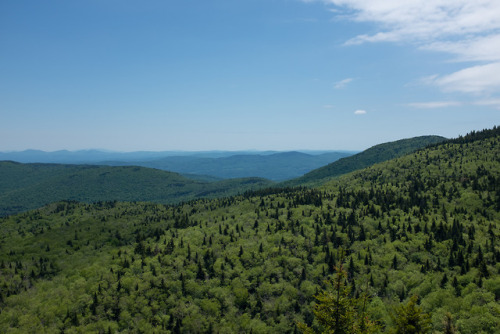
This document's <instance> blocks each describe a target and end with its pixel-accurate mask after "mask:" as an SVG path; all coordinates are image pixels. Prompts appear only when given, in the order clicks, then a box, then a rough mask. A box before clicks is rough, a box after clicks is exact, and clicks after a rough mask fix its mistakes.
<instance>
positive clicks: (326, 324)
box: [298, 258, 378, 334]
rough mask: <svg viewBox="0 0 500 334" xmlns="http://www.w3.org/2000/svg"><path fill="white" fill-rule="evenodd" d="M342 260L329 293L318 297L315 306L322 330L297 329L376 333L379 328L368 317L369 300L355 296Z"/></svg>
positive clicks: (324, 331)
mask: <svg viewBox="0 0 500 334" xmlns="http://www.w3.org/2000/svg"><path fill="white" fill-rule="evenodd" d="M342 260H343V258H341V261H340V263H339V265H338V266H337V267H336V268H335V269H336V271H337V274H336V275H335V278H334V279H332V280H329V281H327V290H323V291H321V292H320V293H319V294H318V295H316V296H315V298H316V300H317V303H316V305H315V306H314V315H315V316H316V319H317V321H318V322H319V324H320V326H321V327H322V329H321V330H320V331H315V330H313V328H311V327H309V326H308V325H306V324H304V323H299V324H298V326H299V328H300V329H301V330H302V331H303V332H304V333H314V332H319V333H335V334H355V333H374V332H376V331H377V329H378V327H377V326H376V324H375V323H374V322H373V321H371V320H369V319H368V316H367V313H366V302H367V296H366V295H363V296H362V297H360V298H355V297H353V296H352V293H351V292H352V290H351V289H352V287H351V286H350V285H349V283H348V281H347V273H346V271H345V270H344V268H343V265H342Z"/></svg>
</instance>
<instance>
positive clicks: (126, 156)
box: [0, 150, 356, 181]
mask: <svg viewBox="0 0 500 334" xmlns="http://www.w3.org/2000/svg"><path fill="white" fill-rule="evenodd" d="M306 152H307V153H304V152H276V151H236V152H232V151H206V152H185V151H164V152H148V151H139V152H109V151H101V150H82V151H66V150H62V151H55V152H44V151H38V150H26V151H22V152H0V160H10V161H16V162H21V163H63V164H93V165H108V166H131V165H134V166H142V167H150V168H156V169H161V170H166V171H171V172H176V173H181V174H184V175H186V176H188V177H194V178H197V177H199V176H200V175H206V176H210V177H214V178H219V179H229V178H241V177H262V178H266V179H269V180H274V181H282V180H288V179H292V178H296V177H299V176H302V175H304V174H305V173H307V172H309V171H311V170H313V169H316V168H319V167H322V166H324V165H326V164H329V163H332V162H334V161H337V160H338V159H340V158H344V157H348V156H351V155H352V154H354V153H356V152H349V151H334V152H332V151H306Z"/></svg>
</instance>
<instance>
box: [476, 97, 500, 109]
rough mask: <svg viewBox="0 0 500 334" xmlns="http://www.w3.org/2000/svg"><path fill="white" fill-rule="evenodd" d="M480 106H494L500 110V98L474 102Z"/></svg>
mask: <svg viewBox="0 0 500 334" xmlns="http://www.w3.org/2000/svg"><path fill="white" fill-rule="evenodd" d="M474 104H475V105H478V106H492V107H495V108H497V109H499V110H500V99H487V100H479V101H476V102H474Z"/></svg>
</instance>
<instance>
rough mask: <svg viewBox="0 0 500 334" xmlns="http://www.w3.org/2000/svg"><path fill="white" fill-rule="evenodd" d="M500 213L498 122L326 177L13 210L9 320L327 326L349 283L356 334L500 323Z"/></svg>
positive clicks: (6, 236)
mask: <svg viewBox="0 0 500 334" xmlns="http://www.w3.org/2000/svg"><path fill="white" fill-rule="evenodd" d="M499 222H500V129H499V128H496V127H495V128H494V129H492V130H486V131H483V132H477V133H476V132H474V133H471V134H469V135H467V136H464V137H461V138H458V139H456V140H452V141H446V142H443V143H440V144H436V145H434V146H432V147H429V148H426V149H421V150H419V151H417V152H415V153H412V154H409V155H406V156H403V157H400V158H397V159H394V160H390V161H386V162H383V163H380V164H376V165H373V166H371V167H368V168H366V169H363V170H360V171H357V172H354V173H351V174H347V175H345V176H342V177H340V178H338V179H335V180H332V181H330V182H329V183H327V184H324V185H322V186H321V187H318V188H312V189H311V188H279V189H276V188H274V189H266V190H259V191H252V192H246V193H245V194H243V195H239V196H234V197H227V198H219V199H211V200H209V199H201V200H196V201H191V202H188V203H184V204H181V205H164V204H153V203H145V202H140V203H125V202H116V201H103V202H97V203H94V204H88V203H78V202H74V201H63V202H57V203H53V204H50V205H47V206H45V207H42V208H40V209H37V210H34V211H29V212H26V213H22V214H17V215H12V216H9V217H5V218H1V219H0V332H2V333H43V332H47V333H82V332H91V333H118V332H124V333H128V332H131V333H295V332H300V331H301V330H304V331H306V332H307V331H312V332H320V331H321V330H323V329H325V323H324V322H322V320H321V319H322V316H321V315H322V313H321V312H323V311H324V308H322V307H321V305H322V303H324V302H325V300H328V297H329V296H330V297H331V296H335V295H337V296H339V298H340V297H342V298H343V301H345V302H346V304H345V305H348V306H349V307H350V309H349V310H348V311H349V312H350V314H351V316H352V315H353V314H357V315H358V316H359V315H361V316H362V317H363V319H364V318H366V319H369V322H370V324H371V325H373V326H371V327H370V329H365V330H363V328H361V327H359V328H358V327H357V330H359V332H365V333H367V332H382V333H391V332H396V333H413V332H415V333H416V331H413V332H412V331H406V332H405V331H403V330H404V328H409V327H408V326H409V325H411V324H410V322H411V321H410V320H411V319H410V317H409V315H412V314H413V315H416V316H417V318H418V319H417V320H420V322H421V324H422V326H421V331H420V332H422V333H425V332H429V333H431V332H432V333H462V334H465V333H498V329H499V328H500V303H499V300H500V274H499V271H500V244H499V243H500V226H499ZM335 282H337V285H336V283H335ZM340 287H342V289H341V288H340ZM335 289H337V290H335ZM334 292H336V294H335V293H334ZM315 296H316V297H315ZM336 301H339V299H336ZM346 312H347V311H346ZM349 312H347V313H345V314H348V313H349ZM412 312H413V313H412ZM345 314H344V315H345ZM327 318H328V317H327ZM330 318H331V319H335V317H333V318H332V317H330ZM330 318H329V319H330ZM343 319H344V318H343ZM345 319H347V318H345ZM367 321H368V320H367ZM299 324H300V325H299ZM414 324H415V323H413V325H414ZM299 327H300V329H299ZM326 327H327V329H328V326H326ZM330 330H331V328H330ZM338 332H341V331H338ZM344 332H346V333H348V332H349V331H344ZM351 332H352V331H351ZM335 333H337V331H336V332H335Z"/></svg>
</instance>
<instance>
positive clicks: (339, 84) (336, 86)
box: [334, 78, 354, 89]
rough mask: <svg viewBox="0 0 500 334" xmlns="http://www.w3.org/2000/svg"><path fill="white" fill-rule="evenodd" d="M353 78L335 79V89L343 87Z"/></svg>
mask: <svg viewBox="0 0 500 334" xmlns="http://www.w3.org/2000/svg"><path fill="white" fill-rule="evenodd" d="M353 80H354V79H353V78H346V79H344V80H340V81H337V82H336V83H335V85H334V87H335V89H341V88H344V87H345V86H346V85H347V84H348V83H350V82H352V81H353Z"/></svg>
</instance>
